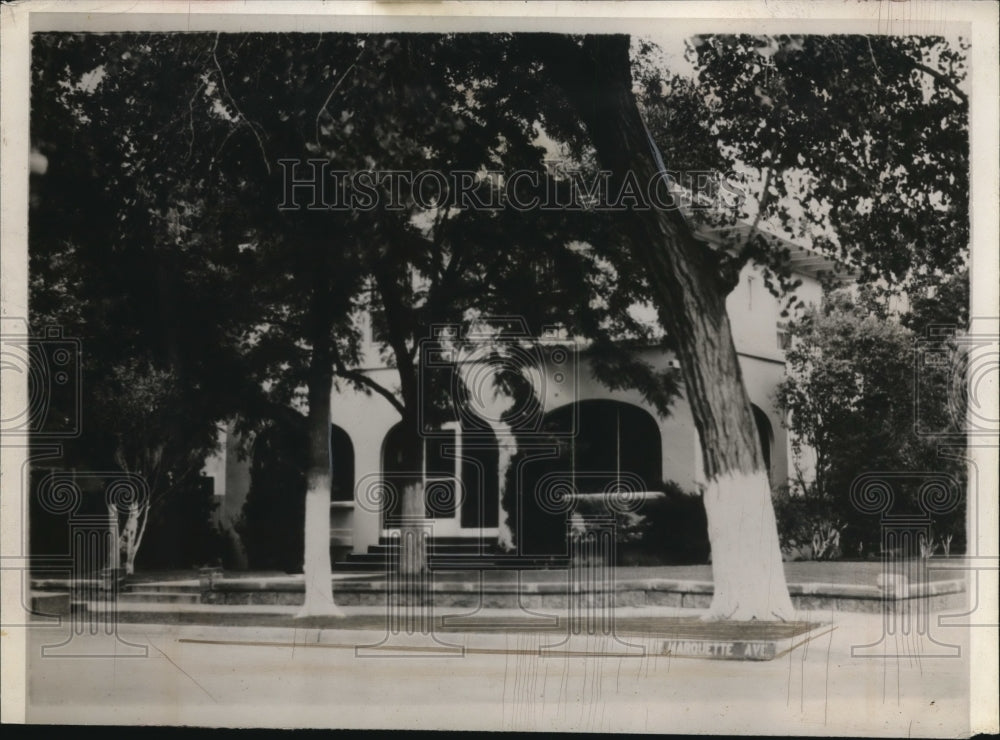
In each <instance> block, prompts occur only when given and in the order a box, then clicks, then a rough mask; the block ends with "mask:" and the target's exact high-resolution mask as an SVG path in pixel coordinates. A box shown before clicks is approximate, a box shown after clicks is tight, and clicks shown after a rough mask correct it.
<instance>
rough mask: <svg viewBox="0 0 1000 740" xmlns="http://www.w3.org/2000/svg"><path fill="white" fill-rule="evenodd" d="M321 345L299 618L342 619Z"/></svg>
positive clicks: (314, 371)
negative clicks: (336, 589)
mask: <svg viewBox="0 0 1000 740" xmlns="http://www.w3.org/2000/svg"><path fill="white" fill-rule="evenodd" d="M327 354H328V353H326V352H325V351H324V347H323V345H322V343H319V346H314V347H313V358H312V363H311V366H310V377H309V382H308V385H309V417H308V420H307V426H308V435H309V467H308V469H307V471H306V512H305V547H304V558H303V567H302V570H303V573H304V576H305V592H306V593H305V601H304V603H303V604H302V609H300V610H299V612H298V614H297V615H296V616H299V617H312V616H343V612H342V611H341V610H340V609H339V608H338V607H337V605H336V604H335V603H334V600H333V566H332V564H331V562H330V484H331V472H330V471H331V465H332V462H333V461H332V460H331V459H330V457H331V454H330V393H331V391H332V390H333V375H332V371H331V367H330V360H329V357H328V356H327Z"/></svg>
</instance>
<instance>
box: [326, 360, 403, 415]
mask: <svg viewBox="0 0 1000 740" xmlns="http://www.w3.org/2000/svg"><path fill="white" fill-rule="evenodd" d="M334 373H335V374H336V375H337V376H338V377H340V378H344V379H346V380H350V381H352V382H354V383H357V384H358V385H363V386H365V387H366V388H370V389H371V390H373V391H374V392H375V393H377V394H378V395H380V396H382V398H384V399H385V400H386V401H388V402H389V403H390V404H391V405H392V407H393V408H394V409H396V411H398V412H399V414H400V416H403V415H404V412H405V410H406V409H405V407H404V406H403V404H402V403H401V402H400V400H399V399H398V398H396V395H395V394H394V393H393V392H392V391H390V390H389V389H388V388H386V387H385V386H384V385H382V384H381V383H377V382H375V381H374V380H372V379H371V378H370V377H368V376H367V375H365V374H364V373H363V372H361V371H360V370H348V369H347V368H346V367H344V364H343V363H342V362H339V361H338V362H336V363H335V365H334Z"/></svg>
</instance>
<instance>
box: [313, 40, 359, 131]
mask: <svg viewBox="0 0 1000 740" xmlns="http://www.w3.org/2000/svg"><path fill="white" fill-rule="evenodd" d="M364 53H365V50H364V49H362V50H361V51H360V52H359V53H358V56H357V58H356V59H355V60H354V62H353V63H352V64H351V66H350V67H348V68H347V70H346V71H345V72H344V74H342V75H341V76H340V79H339V80H337V84H335V85H334V86H333V89H332V90H330V94H329V95H327V96H326V100H324V101H323V105H321V106H320V108H319V111H317V113H316V148H319V119H320V118H322V117H323V114H324V113H326V114H327V115H330V114H329V113H327V110H326V107H327V106H328V105H329V104H330V101H331V100H333V96H334V94H335V93H336V92H337V90H339V89H340V86H341V85H342V84H343V82H344V80H346V79H347V75H349V74H350V73H351V70H353V69H354V67H355V66H356V65H357V63H358V61H359V60H360V59H361V55H362V54H364ZM331 118H332V116H331Z"/></svg>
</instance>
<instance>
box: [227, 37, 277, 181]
mask: <svg viewBox="0 0 1000 740" xmlns="http://www.w3.org/2000/svg"><path fill="white" fill-rule="evenodd" d="M218 47H219V34H215V43H214V44H213V45H212V61H213V62H215V68H216V69H217V70H219V82H221V83H222V90H223V91H224V92H225V93H226V97H227V98H229V102H230V103H232V104H233V107H234V108H235V109H236V112H237V113H238V114H239V116H240V119H241V120H242V121H243V122H244V123H246V125H247V126H249V127H250V130H251V131H252V132H253V135H254V138H255V139H257V146H259V147H260V153H261V155H262V156H263V158H264V169H266V170H267V174H269V175H270V174H271V162H270V160H269V159H268V157H267V150H266V149H265V148H264V141H263V139H261V137H260V134H259V133H258V132H257V127H256V126H254V125H253V122H252V121H251V120H250V119H249V118H247V116H246V114H245V113H244V112H243V111H242V110H241V109H240V106H239V104H238V103H237V102H236V98H234V97H233V95H232V93H231V92H229V86H228V85H227V84H226V75H225V73H224V72H223V71H222V65H221V64H219V57H218V56H216V53H215V50H216V49H217V48H218Z"/></svg>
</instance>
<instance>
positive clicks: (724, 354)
mask: <svg viewBox="0 0 1000 740" xmlns="http://www.w3.org/2000/svg"><path fill="white" fill-rule="evenodd" d="M629 45H630V39H629V37H628V36H591V37H588V38H587V39H586V40H585V41H584V42H583V43H582V44H577V43H576V42H570V41H567V42H565V43H562V44H559V43H555V42H553V41H552V40H551V39H547V40H546V43H545V46H544V47H543V48H542V49H541V50H540V53H541V54H542V55H543V58H544V59H545V61H546V65H547V72H548V73H549V74H550V75H552V76H553V77H554V78H555V79H556V80H557V81H559V80H561V81H563V89H564V92H565V93H566V94H567V96H568V97H569V99H570V101H571V102H572V104H573V105H574V107H575V108H576V110H577V112H578V113H579V114H580V116H581V118H582V120H583V121H584V123H585V125H586V126H587V129H588V131H589V133H590V137H591V140H592V142H593V144H594V148H595V150H596V151H597V155H598V159H599V160H600V164H601V166H602V167H603V168H605V169H607V170H609V171H610V172H611V173H612V175H613V177H612V178H611V180H610V181H609V188H612V190H611V192H618V189H620V188H621V186H622V185H623V184H624V183H626V182H628V181H629V179H630V178H635V179H637V181H638V182H639V183H655V182H656V181H657V178H660V177H663V176H664V174H665V173H666V171H667V168H666V166H665V165H664V162H663V159H662V156H661V154H660V151H659V148H658V147H657V145H656V142H655V141H654V140H653V138H652V136H651V135H650V133H649V130H648V128H647V127H646V124H645V122H644V121H643V118H642V114H641V112H640V110H639V106H638V103H637V101H636V98H635V94H634V92H633V81H632V67H631V59H630V57H629ZM580 79H587V80H588V84H587V85H585V86H581V85H579V84H578V81H579V80H580ZM622 223H623V226H624V227H625V230H626V232H627V235H628V238H629V242H630V246H631V251H632V253H633V254H634V255H635V257H636V259H637V260H639V262H640V264H642V265H643V266H644V268H645V273H646V276H647V278H648V280H649V285H650V288H651V292H652V297H653V300H654V302H655V305H656V308H657V311H658V313H659V317H660V322H661V323H662V324H663V327H664V328H665V329H666V330H667V332H668V334H670V335H671V337H672V338H673V339H674V341H675V343H676V346H677V352H678V354H679V356H680V359H681V373H682V375H683V378H684V387H685V392H686V396H687V400H688V403H689V405H690V407H691V415H692V417H693V419H694V423H695V427H696V429H697V430H698V437H699V441H700V444H701V452H702V461H703V464H704V472H705V476H706V479H707V481H708V485H707V489H706V491H705V509H706V514H707V517H708V531H709V542H710V544H711V546H712V577H713V580H714V581H715V595H714V597H713V599H712V605H711V607H710V609H709V613H708V615H707V616H708V617H709V618H712V619H719V618H731V619H741V620H749V619H760V620H774V619H788V618H790V617H791V616H792V614H793V611H794V610H793V609H792V604H791V599H790V598H789V596H788V587H787V585H786V582H785V573H784V569H783V567H782V565H781V551H780V548H779V545H778V532H777V525H776V522H775V517H774V505H773V503H772V501H771V492H770V486H769V485H768V482H767V473H766V470H765V467H764V463H763V456H762V453H761V449H760V442H759V440H758V438H757V430H756V424H755V422H754V419H753V414H752V412H751V410H750V400H749V397H748V395H747V392H746V387H745V386H744V384H743V374H742V370H741V369H740V364H739V357H738V356H737V354H736V348H735V346H734V344H733V337H732V330H731V328H730V324H729V316H728V314H727V313H726V296H727V295H728V293H729V292H730V291H731V290H732V288H733V287H735V285H736V284H737V281H736V277H737V276H736V273H735V271H734V269H733V268H732V266H731V265H730V264H728V263H727V262H726V259H727V255H726V254H725V253H721V254H720V253H716V252H715V251H714V250H713V249H712V248H711V247H709V246H708V245H706V244H704V243H701V242H699V241H698V240H696V239H695V238H694V235H693V234H692V232H691V228H690V226H689V225H688V224H687V223H686V221H685V219H684V217H683V216H682V215H681V214H680V213H679V212H678V211H677V210H675V209H666V208H647V209H636V210H634V211H633V212H632V213H630V214H628V216H627V217H626V218H624V219H623V221H622Z"/></svg>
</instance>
